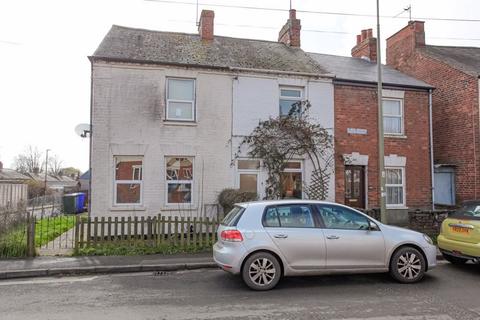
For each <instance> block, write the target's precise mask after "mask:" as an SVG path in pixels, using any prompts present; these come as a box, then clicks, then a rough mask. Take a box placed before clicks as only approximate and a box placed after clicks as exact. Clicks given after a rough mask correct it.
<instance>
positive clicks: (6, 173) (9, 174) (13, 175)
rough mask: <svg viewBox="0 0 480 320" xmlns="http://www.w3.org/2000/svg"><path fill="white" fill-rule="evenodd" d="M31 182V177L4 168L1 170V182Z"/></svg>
mask: <svg viewBox="0 0 480 320" xmlns="http://www.w3.org/2000/svg"><path fill="white" fill-rule="evenodd" d="M26 180H30V177H28V176H26V175H23V174H21V173H20V172H17V171H15V170H12V169H6V168H3V169H1V170H0V181H26Z"/></svg>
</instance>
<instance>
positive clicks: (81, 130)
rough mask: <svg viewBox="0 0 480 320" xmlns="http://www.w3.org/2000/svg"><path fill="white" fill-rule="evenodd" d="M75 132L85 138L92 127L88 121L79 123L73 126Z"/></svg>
mask: <svg viewBox="0 0 480 320" xmlns="http://www.w3.org/2000/svg"><path fill="white" fill-rule="evenodd" d="M75 133H76V134H77V135H79V136H80V137H82V138H86V137H87V136H88V135H89V134H90V133H92V127H91V126H90V125H89V124H88V123H80V124H77V125H76V126H75Z"/></svg>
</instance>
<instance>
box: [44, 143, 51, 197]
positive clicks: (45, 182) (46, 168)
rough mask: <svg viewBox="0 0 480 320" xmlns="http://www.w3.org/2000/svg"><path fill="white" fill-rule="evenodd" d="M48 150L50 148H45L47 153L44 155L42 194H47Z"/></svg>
mask: <svg viewBox="0 0 480 320" xmlns="http://www.w3.org/2000/svg"><path fill="white" fill-rule="evenodd" d="M48 151H50V149H47V155H46V157H45V181H44V186H43V187H44V191H43V195H44V196H46V195H47V172H48Z"/></svg>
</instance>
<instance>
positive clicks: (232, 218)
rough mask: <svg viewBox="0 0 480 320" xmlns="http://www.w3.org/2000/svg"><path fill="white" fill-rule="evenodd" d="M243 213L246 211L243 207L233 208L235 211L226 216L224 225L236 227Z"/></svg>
mask: <svg viewBox="0 0 480 320" xmlns="http://www.w3.org/2000/svg"><path fill="white" fill-rule="evenodd" d="M243 211H245V208H243V207H238V206H235V207H233V209H232V210H230V212H229V213H228V214H227V215H226V216H225V218H223V220H222V225H224V226H229V227H232V226H236V225H237V222H238V220H239V219H240V217H241V216H242V213H243Z"/></svg>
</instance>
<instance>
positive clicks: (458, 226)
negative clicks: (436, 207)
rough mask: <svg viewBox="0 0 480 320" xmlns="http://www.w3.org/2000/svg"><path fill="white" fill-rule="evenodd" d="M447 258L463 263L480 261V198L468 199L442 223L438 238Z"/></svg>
mask: <svg viewBox="0 0 480 320" xmlns="http://www.w3.org/2000/svg"><path fill="white" fill-rule="evenodd" d="M437 242H438V248H439V249H440V251H441V252H442V255H443V256H444V258H445V260H447V261H450V262H451V263H455V264H463V263H465V262H467V261H469V260H473V261H475V262H479V261H480V200H479V201H468V202H465V203H464V205H463V206H462V207H461V208H460V209H458V210H457V211H455V212H454V213H453V214H450V215H449V216H448V218H447V219H445V220H444V221H443V223H442V226H441V229H440V235H439V236H438V238H437Z"/></svg>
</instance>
